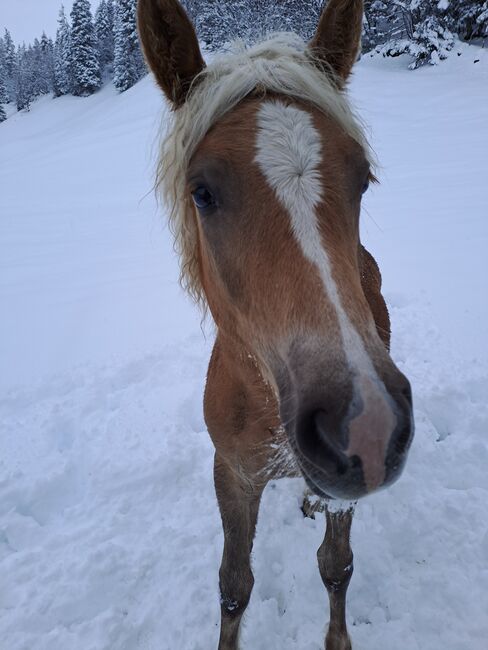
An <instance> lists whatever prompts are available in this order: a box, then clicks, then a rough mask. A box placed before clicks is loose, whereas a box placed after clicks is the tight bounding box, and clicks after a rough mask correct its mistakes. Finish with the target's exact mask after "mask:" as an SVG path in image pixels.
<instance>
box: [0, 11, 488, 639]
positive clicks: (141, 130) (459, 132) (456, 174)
mask: <svg viewBox="0 0 488 650" xmlns="http://www.w3.org/2000/svg"><path fill="white" fill-rule="evenodd" d="M2 18H3V14H2ZM459 48H460V51H461V53H462V54H461V56H459V57H458V56H451V58H450V59H449V60H448V61H447V62H445V63H443V64H442V65H440V66H438V67H436V68H430V67H428V68H426V69H421V70H418V71H416V72H409V71H407V70H406V69H405V67H406V65H405V61H404V60H403V61H402V60H398V61H396V60H395V61H392V60H389V61H385V60H383V59H380V58H369V57H365V58H363V60H362V61H361V62H360V63H359V64H358V67H357V72H356V75H355V77H354V80H353V82H352V87H351V92H352V95H353V97H354V100H355V104H356V105H357V106H358V108H359V111H360V113H361V115H362V116H363V117H364V119H365V121H366V122H367V123H369V124H370V125H371V127H372V132H373V142H374V145H375V149H376V151H377V154H378V157H379V159H380V162H381V164H382V170H381V173H380V177H381V185H380V186H377V187H374V188H372V189H371V190H370V192H369V193H368V195H367V197H366V198H365V204H364V210H363V238H364V240H365V243H366V244H367V246H368V247H369V248H370V249H371V250H372V252H373V253H374V254H375V256H376V257H377V259H378V261H379V263H380V266H381V268H382V272H383V276H384V287H385V292H386V297H387V300H388V303H389V306H390V310H391V315H392V321H393V348H392V353H393V357H394V359H395V360H396V362H397V364H398V366H399V367H400V368H401V369H402V370H403V371H404V372H406V374H407V375H408V376H409V378H410V379H411V381H412V385H413V390H414V398H415V416H416V424H417V433H416V438H415V441H414V445H413V448H412V451H411V455H410V458H409V462H408V465H407V468H406V470H405V473H404V475H403V477H402V478H401V479H400V481H399V482H398V483H397V484H395V485H394V486H393V487H392V488H391V489H389V490H387V491H384V492H381V493H380V494H377V495H375V496H374V497H370V498H368V499H366V500H363V501H362V502H361V503H360V504H359V506H358V508H357V514H356V517H355V521H354V525H353V534H352V546H353V550H354V553H355V573H354V576H353V579H352V582H351V586H350V589H349V602H348V620H349V627H350V632H351V636H352V639H353V643H354V644H355V647H356V648H361V650H382V649H384V650H390V649H391V648H396V647H400V646H401V648H402V650H439V648H442V649H443V650H461V649H462V650H464V648H469V649H470V650H484V649H485V648H486V639H487V638H488V595H487V594H488V498H487V497H488V473H487V472H486V467H487V465H488V445H487V442H486V432H487V428H488V401H487V399H486V398H487V395H488V368H487V362H488V349H487V334H488V330H487V322H488V318H487V317H488V312H487V310H488V307H487V300H486V279H487V278H488V262H487V257H486V250H487V244H488V225H487V220H486V151H487V150H488V131H487V129H486V124H487V123H488V101H487V99H488V84H487V81H488V56H487V53H486V52H485V51H482V50H480V49H478V48H473V47H471V48H470V47H467V46H462V47H461V46H459ZM475 59H480V61H479V62H478V63H476V64H475V63H474V60H475ZM160 107H161V98H160V96H159V93H158V91H157V89H156V88H155V86H154V84H153V82H152V80H151V79H150V78H145V79H144V80H143V81H142V82H140V83H139V84H138V85H137V86H135V87H134V88H132V89H131V90H130V91H128V92H127V93H125V94H124V95H121V96H119V95H116V94H115V92H114V90H113V89H112V88H111V87H105V88H104V89H103V90H102V91H100V92H99V93H97V94H96V95H94V96H92V97H90V98H87V99H77V98H73V97H63V98H61V99H57V100H55V101H53V100H51V99H49V98H44V99H42V100H40V101H38V102H36V103H35V104H34V105H33V107H32V110H31V112H30V113H29V114H14V115H12V116H11V117H9V119H8V120H7V121H6V122H5V123H3V124H2V125H0V186H1V188H2V190H1V192H0V300H1V304H2V319H1V321H0V358H1V359H2V365H1V369H0V372H1V378H0V387H1V390H2V394H1V397H0V423H1V424H0V427H1V429H0V563H1V569H0V570H1V575H2V581H1V584H0V638H2V643H3V645H4V646H5V648H9V650H32V649H33V648H35V650H48V649H49V650H66V649H67V648H69V649H70V650H81V649H83V650H87V649H90V650H113V649H115V648H116V649H117V650H150V649H151V650H152V649H155V648H158V649H162V650H174V649H175V648H178V650H208V649H209V648H215V647H216V645H217V638H218V620H219V597H218V588H217V579H218V566H219V562H220V554H221V549H222V540H223V537H222V532H221V526H220V519H219V514H218V510H217V504H216V500H215V497H214V493H213V484H212V446H211V443H210V441H209V438H208V435H207V433H206V431H205V425H204V421H203V416H202V409H201V400H202V390H203V384H204V377H205V371H206V364H207V360H208V355H209V351H210V348H211V344H212V328H211V326H209V325H207V326H206V327H205V328H204V332H202V330H201V326H200V316H199V314H198V313H197V312H196V311H195V310H194V308H193V307H192V305H191V304H190V303H189V301H188V300H187V299H186V298H185V296H183V295H182V293H181V292H180V290H179V288H178V286H177V282H176V278H177V261H176V259H175V256H174V253H173V250H172V241H171V237H170V234H169V233H168V232H167V230H166V229H165V227H164V226H163V224H162V220H161V218H160V213H159V211H158V209H157V206H156V204H155V201H154V198H153V196H152V193H151V183H152V170H153V166H154V156H155V147H154V141H155V134H156V131H157V126H158V121H159V113H160ZM162 119H164V112H163V114H162ZM302 490H303V485H302V482H301V481H298V480H293V481H292V480H287V481H280V482H276V483H273V484H271V485H270V486H269V487H268V488H267V490H266V492H265V495H264V499H263V503H262V508H261V513H260V519H259V523H258V531H257V536H256V542H255V548H254V553H253V566H254V574H255V578H256V583H255V587H254V591H253V595H252V599H251V603H250V606H249V608H248V612H247V615H246V620H245V625H244V627H243V632H242V647H243V650H245V649H246V648H247V649H251V648H252V649H253V650H269V649H270V648H283V649H289V650H291V649H296V648H300V649H303V650H319V649H320V648H323V634H324V631H325V625H326V622H327V618H328V613H327V608H326V595H325V589H324V587H323V585H322V582H321V580H320V576H319V573H318V569H317V566H316V557H315V553H316V549H317V548H318V546H319V545H320V543H321V541H322V538H323V529H324V522H323V520H322V518H321V517H317V519H316V520H310V519H303V517H302V513H301V512H300V509H299V504H300V501H301V495H302Z"/></svg>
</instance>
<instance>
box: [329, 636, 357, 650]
mask: <svg viewBox="0 0 488 650" xmlns="http://www.w3.org/2000/svg"><path fill="white" fill-rule="evenodd" d="M325 650H352V645H351V639H350V638H349V636H348V635H347V634H346V636H338V635H337V634H334V635H332V634H328V635H327V638H326V639H325Z"/></svg>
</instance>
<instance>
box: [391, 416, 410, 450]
mask: <svg viewBox="0 0 488 650" xmlns="http://www.w3.org/2000/svg"><path fill="white" fill-rule="evenodd" d="M411 439H412V427H411V423H410V420H408V421H407V422H405V423H404V424H403V426H402V427H401V428H400V430H399V431H398V433H397V435H396V438H395V451H396V453H397V454H403V453H404V452H405V450H406V449H407V448H408V446H409V445H410V441H411Z"/></svg>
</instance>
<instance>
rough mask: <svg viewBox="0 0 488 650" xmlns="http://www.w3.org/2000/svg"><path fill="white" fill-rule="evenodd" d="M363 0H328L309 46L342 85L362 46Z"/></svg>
mask: <svg viewBox="0 0 488 650" xmlns="http://www.w3.org/2000/svg"><path fill="white" fill-rule="evenodd" d="M362 27H363V0H329V2H328V3H327V6H326V8H325V9H324V11H323V12H322V16H321V17H320V21H319V26H318V27H317V32H316V34H315V36H314V37H313V38H312V40H311V41H310V44H309V48H310V49H311V51H312V52H313V54H314V56H315V57H317V58H318V59H319V60H321V61H323V62H324V63H326V64H327V65H328V66H330V67H331V68H332V69H333V70H334V72H335V73H336V74H337V76H338V78H339V80H340V81H341V82H345V81H346V79H347V78H348V77H349V74H350V72H351V69H352V66H353V65H354V63H355V61H356V59H357V56H358V52H359V48H360V46H361V33H362Z"/></svg>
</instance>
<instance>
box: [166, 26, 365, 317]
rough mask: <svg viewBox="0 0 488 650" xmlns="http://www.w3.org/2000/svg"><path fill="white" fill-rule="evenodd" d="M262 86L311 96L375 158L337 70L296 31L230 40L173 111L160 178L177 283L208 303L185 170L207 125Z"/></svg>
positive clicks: (307, 99) (313, 102)
mask: <svg viewBox="0 0 488 650" xmlns="http://www.w3.org/2000/svg"><path fill="white" fill-rule="evenodd" d="M256 90H259V92H262V93H263V95H264V94H265V93H266V92H270V93H276V94H281V95H287V96H289V97H293V98H296V99H300V100H302V101H304V102H308V103H310V104H311V105H313V106H314V107H316V108H318V109H319V110H321V111H323V112H324V113H326V114H327V115H329V116H330V117H332V118H333V119H335V120H336V122H337V123H338V124H339V126H340V127H341V128H342V129H343V130H344V131H345V132H346V133H347V134H349V135H350V136H351V137H352V138H353V139H354V140H356V141H357V142H358V143H359V144H360V145H361V146H362V147H363V148H364V150H365V152H366V155H367V156H368V158H369V159H370V161H371V162H373V160H372V158H373V157H372V154H371V151H370V148H369V145H368V143H367V140H366V137H365V135H364V130H363V128H362V126H361V123H360V122H359V120H358V119H357V118H356V116H355V115H354V113H353V111H352V109H351V107H350V105H349V102H348V100H347V97H346V95H345V93H344V92H343V91H340V90H339V89H338V84H337V83H336V82H335V77H334V75H333V73H332V71H328V70H325V68H324V64H323V62H319V61H317V60H314V58H313V56H312V54H311V52H310V51H309V50H307V47H306V44H305V42H304V41H303V40H302V39H301V38H299V37H298V36H296V35H295V34H277V35H275V36H272V37H271V38H269V39H267V40H265V41H262V42H260V43H257V44H256V45H253V46H252V47H249V48H248V47H246V46H245V45H244V44H243V43H242V42H239V41H238V42H236V43H234V44H233V46H232V49H231V50H230V51H229V52H225V53H223V54H221V55H219V56H216V57H214V58H213V59H212V61H211V63H210V64H209V65H208V67H206V68H205V69H204V70H203V71H202V72H201V73H200V74H199V75H198V77H197V78H196V79H195V80H194V82H193V85H192V89H191V90H190V93H189V95H188V97H187V100H186V102H185V103H184V104H183V106H182V107H181V108H179V109H177V110H176V111H174V112H173V113H171V114H170V115H169V116H168V120H167V122H166V124H165V129H164V133H163V136H162V146H161V155H160V159H159V163H158V170H157V180H156V184H157V187H158V189H159V190H160V192H161V195H162V197H163V200H164V201H165V202H166V203H167V204H168V206H169V207H170V212H169V224H170V228H171V230H172V232H173V235H174V237H175V248H176V251H177V253H178V254H179V256H180V269H181V273H180V282H181V284H182V286H183V288H184V289H185V290H186V291H187V292H188V293H189V294H190V296H191V297H192V298H193V299H194V300H195V302H197V303H198V304H199V305H200V306H202V307H203V308H205V306H206V301H205V296H204V293H203V289H202V285H201V281H200V272H199V268H198V259H197V244H198V241H197V228H196V223H195V215H194V208H193V204H192V202H191V200H190V198H189V197H188V193H187V189H186V170H187V168H188V165H189V162H190V160H191V158H192V156H193V154H194V153H195V150H196V148H197V147H198V145H199V143H200V142H201V141H202V139H203V138H204V137H205V135H206V133H207V132H208V131H209V129H210V128H211V127H212V126H213V125H214V124H215V123H216V122H218V120H220V119H221V118H222V117H223V116H224V115H225V114H226V113H228V112H229V111H231V110H232V109H233V108H234V107H235V106H237V104H239V103H240V102H241V101H242V100H243V99H244V98H245V97H247V96H249V95H250V94H251V93H253V92H254V91H256Z"/></svg>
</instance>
